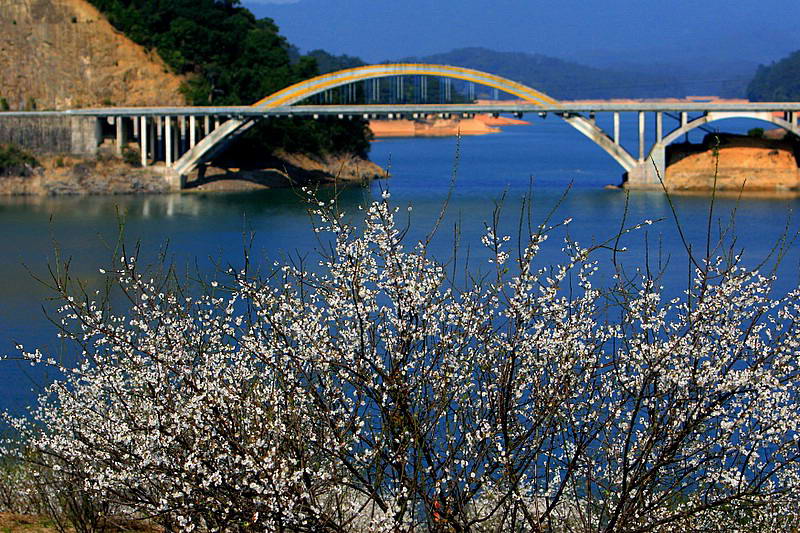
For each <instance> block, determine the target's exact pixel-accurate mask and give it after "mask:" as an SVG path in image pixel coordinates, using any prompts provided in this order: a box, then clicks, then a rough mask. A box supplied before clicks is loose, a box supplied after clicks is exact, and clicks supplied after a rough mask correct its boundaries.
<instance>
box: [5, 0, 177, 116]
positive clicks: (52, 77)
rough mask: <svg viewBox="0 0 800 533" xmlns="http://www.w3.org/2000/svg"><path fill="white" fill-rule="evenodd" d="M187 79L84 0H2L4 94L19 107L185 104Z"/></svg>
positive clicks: (15, 106) (14, 105)
mask: <svg viewBox="0 0 800 533" xmlns="http://www.w3.org/2000/svg"><path fill="white" fill-rule="evenodd" d="M182 81H183V79H182V78H181V77H180V76H177V75H174V74H171V73H170V70H169V69H168V68H167V67H166V65H165V64H164V62H163V61H162V60H161V59H160V58H159V57H158V55H157V54H155V53H152V52H148V51H146V50H145V49H144V48H143V47H141V46H139V45H137V44H135V43H133V42H132V41H131V40H129V39H128V38H126V37H125V36H124V35H122V34H121V33H120V32H118V31H117V30H115V29H114V28H113V27H112V26H111V24H109V23H108V22H107V21H106V19H105V18H104V17H103V16H102V15H101V14H100V13H99V12H98V11H97V9H95V8H94V7H93V6H91V5H90V4H89V3H88V2H86V1H84V0H0V97H2V98H5V99H6V101H7V102H8V104H9V106H10V108H11V109H12V110H17V109H23V108H31V107H33V106H34V105H35V107H36V108H38V109H65V108H74V107H88V106H98V105H109V104H114V105H125V106H137V105H155V104H159V105H169V104H181V103H183V102H184V99H183V97H182V95H181V94H180V92H179V87H180V85H181V83H182Z"/></svg>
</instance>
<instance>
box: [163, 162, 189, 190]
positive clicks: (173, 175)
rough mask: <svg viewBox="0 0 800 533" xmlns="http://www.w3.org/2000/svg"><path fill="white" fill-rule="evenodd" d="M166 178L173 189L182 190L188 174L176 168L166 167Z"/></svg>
mask: <svg viewBox="0 0 800 533" xmlns="http://www.w3.org/2000/svg"><path fill="white" fill-rule="evenodd" d="M164 179H166V180H167V184H168V185H169V189H170V190H171V191H180V190H181V189H183V188H184V187H186V176H183V175H182V174H180V173H179V172H177V171H176V170H175V169H174V168H166V169H164Z"/></svg>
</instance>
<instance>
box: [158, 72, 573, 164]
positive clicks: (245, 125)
mask: <svg viewBox="0 0 800 533" xmlns="http://www.w3.org/2000/svg"><path fill="white" fill-rule="evenodd" d="M392 76H434V77H441V78H451V79H458V80H463V81H468V82H473V83H477V84H481V85H485V86H488V87H491V88H495V89H498V90H501V91H503V92H506V93H508V94H511V95H514V96H516V97H518V98H521V99H523V100H525V101H527V102H530V103H534V104H538V105H549V106H552V105H558V102H557V101H556V100H555V99H553V98H551V97H550V96H548V95H546V94H544V93H542V92H540V91H537V90H535V89H532V88H530V87H527V86H525V85H523V84H521V83H517V82H515V81H512V80H509V79H506V78H503V77H501V76H495V75H494V74H489V73H487V72H481V71H478V70H473V69H467V68H462V67H452V66H447V65H429V64H422V63H409V64H403V63H401V64H386V65H369V66H364V67H357V68H352V69H346V70H340V71H338V72H331V73H329V74H323V75H321V76H317V77H314V78H311V79H308V80H305V81H301V82H299V83H296V84H294V85H291V86H289V87H286V88H285V89H282V90H280V91H278V92H276V93H274V94H271V95H269V96H267V97H266V98H263V99H262V100H259V101H258V102H256V103H255V104H253V105H252V107H253V108H255V109H263V110H269V109H275V108H278V107H286V106H291V105H293V104H296V103H297V102H300V101H302V100H305V99H306V98H309V97H311V96H314V95H316V94H320V93H323V92H325V91H328V90H330V89H335V88H337V87H342V86H344V85H349V84H351V83H355V82H358V81H364V80H370V79H379V78H386V77H392ZM253 124H254V120H253V119H243V120H239V119H231V120H228V121H227V122H225V123H224V124H222V125H221V126H220V127H219V128H217V129H215V130H214V131H213V132H212V133H211V134H210V135H208V136H207V137H205V138H204V139H203V140H202V141H200V142H199V143H197V145H195V147H194V148H192V149H191V150H189V151H188V152H186V153H185V154H184V155H183V156H182V157H181V158H180V159H178V160H177V161H176V162H175V164H174V167H173V168H174V171H175V172H176V173H177V174H179V175H186V174H188V173H189V172H191V171H192V170H193V169H194V168H195V167H197V165H198V164H200V163H201V162H203V161H207V160H208V159H210V158H212V157H214V156H215V155H216V154H217V153H219V152H220V151H221V150H223V149H224V147H225V146H226V145H227V144H228V143H229V142H230V141H231V140H233V139H234V138H235V137H236V136H238V135H240V134H241V133H243V132H245V131H247V129H249V128H250V127H251V126H252V125H253Z"/></svg>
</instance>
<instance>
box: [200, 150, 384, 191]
mask: <svg viewBox="0 0 800 533" xmlns="http://www.w3.org/2000/svg"><path fill="white" fill-rule="evenodd" d="M386 177H388V174H387V172H386V171H385V170H384V169H382V168H381V167H380V166H378V165H376V164H375V163H373V162H372V161H369V160H368V159H363V158H360V157H357V156H353V155H327V156H320V157H314V156H308V155H304V154H287V153H285V152H279V153H277V154H275V155H274V156H270V157H268V158H266V159H265V160H263V161H261V162H260V164H259V165H258V168H236V167H230V168H225V167H209V168H208V169H206V170H205V172H199V173H195V175H194V176H191V177H190V179H189V180H188V181H187V183H186V187H187V190H188V191H250V190H260V189H273V188H280V187H295V186H302V185H317V184H319V185H334V184H337V185H343V186H352V185H361V184H363V183H366V182H369V181H371V180H374V179H382V178H386Z"/></svg>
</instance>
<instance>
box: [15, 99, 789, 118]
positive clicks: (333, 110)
mask: <svg viewBox="0 0 800 533" xmlns="http://www.w3.org/2000/svg"><path fill="white" fill-rule="evenodd" d="M639 111H642V112H665V111H666V112H669V111H671V112H688V113H704V112H786V111H792V112H797V111H800V102H675V101H647V102H626V103H616V102H574V103H573V102H561V103H560V104H559V105H546V106H542V105H536V104H524V103H520V102H518V101H509V102H508V103H493V104H380V105H295V106H285V107H277V108H274V109H257V108H254V107H251V106H220V107H190V106H185V107H178V106H173V107H105V108H87V109H69V110H65V111H6V112H2V113H0V118H2V117H4V116H6V117H19V116H53V115H67V116H94V117H121V116H124V117H134V116H137V117H138V116H153V117H155V116H191V115H194V116H236V117H259V116H284V115H298V116H301V115H335V116H336V115H365V114H369V115H373V114H375V115H388V114H414V113H419V114H423V113H424V114H435V113H541V112H550V113H587V112H595V113H603V112H617V113H626V112H639Z"/></svg>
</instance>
